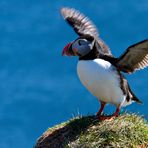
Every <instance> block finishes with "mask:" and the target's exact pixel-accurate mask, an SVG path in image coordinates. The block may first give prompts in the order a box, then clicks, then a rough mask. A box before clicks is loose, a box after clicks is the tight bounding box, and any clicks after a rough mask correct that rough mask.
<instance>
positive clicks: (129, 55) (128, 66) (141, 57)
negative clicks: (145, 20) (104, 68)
mask: <svg viewBox="0 0 148 148" xmlns="http://www.w3.org/2000/svg"><path fill="white" fill-rule="evenodd" d="M147 66H148V39H146V40H144V41H141V42H139V43H137V44H134V45H132V46H130V47H128V48H127V50H126V51H125V53H124V54H123V55H121V56H120V57H119V59H118V62H117V67H119V69H120V70H121V71H123V72H127V73H132V72H134V71H135V70H140V69H143V68H145V67H147Z"/></svg>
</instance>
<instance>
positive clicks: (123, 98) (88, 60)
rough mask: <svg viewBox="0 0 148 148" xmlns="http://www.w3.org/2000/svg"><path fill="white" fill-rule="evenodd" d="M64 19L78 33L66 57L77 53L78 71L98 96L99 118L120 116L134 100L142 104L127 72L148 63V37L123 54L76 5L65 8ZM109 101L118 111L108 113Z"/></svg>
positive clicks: (67, 47)
mask: <svg viewBox="0 0 148 148" xmlns="http://www.w3.org/2000/svg"><path fill="white" fill-rule="evenodd" d="M60 12H61V15H62V16H63V18H64V20H66V22H67V23H68V24H69V25H70V26H71V27H72V28H73V29H74V31H75V32H76V33H77V34H78V38H77V39H75V40H73V41H71V42H70V43H68V44H67V45H66V46H65V47H64V48H63V51H62V55H63V56H77V57H78V63H77V74H78V77H79V79H80V81H81V83H82V84H83V85H84V86H85V87H86V89H87V90H88V91H89V92H90V93H91V94H92V95H93V96H94V97H96V98H97V99H98V101H99V102H100V109H99V111H98V112H97V113H96V116H97V118H98V119H99V120H110V119H113V118H115V117H116V116H118V115H119V113H120V109H121V107H124V106H127V105H129V104H131V103H132V102H137V103H140V104H141V103H142V101H141V100H139V99H138V98H137V97H136V95H135V94H134V93H133V91H132V90H131V88H130V86H129V83H128V81H127V80H126V78H125V77H124V75H123V73H128V74H131V73H133V72H135V71H136V70H140V69H143V68H146V67H147V66H148V39H145V40H143V41H140V42H138V43H135V44H133V45H131V46H129V47H128V48H127V49H126V50H125V52H123V54H122V55H120V56H119V57H115V56H113V55H112V53H111V50H110V48H109V47H108V46H107V45H106V43H105V42H104V41H103V40H102V39H101V38H100V36H99V31H98V30H97V28H96V26H95V25H94V24H93V22H92V21H91V20H90V19H89V18H88V17H86V16H85V15H84V14H83V13H81V12H79V11H78V10H76V9H74V8H69V7H63V8H61V11H60ZM106 104H113V105H115V107H116V110H115V112H114V113H113V114H111V115H104V113H103V110H104V107H105V105H106Z"/></svg>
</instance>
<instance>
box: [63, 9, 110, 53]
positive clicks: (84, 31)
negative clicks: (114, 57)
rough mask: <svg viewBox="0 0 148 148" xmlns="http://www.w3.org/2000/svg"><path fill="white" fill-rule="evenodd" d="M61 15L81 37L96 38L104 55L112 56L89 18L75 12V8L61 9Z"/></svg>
mask: <svg viewBox="0 0 148 148" xmlns="http://www.w3.org/2000/svg"><path fill="white" fill-rule="evenodd" d="M61 14H62V16H63V17H64V19H65V20H66V21H67V22H68V23H69V25H70V26H72V27H73V28H74V31H75V32H76V33H77V34H78V35H79V36H83V35H90V36H92V37H94V38H95V39H96V40H97V41H98V43H99V45H100V47H101V50H102V51H103V53H105V54H109V55H111V51H110V49H109V47H108V46H107V45H106V44H105V42H104V41H103V40H101V39H100V38H98V36H99V32H98V30H97V28H96V26H95V25H94V24H93V22H92V21H91V20H90V19H89V18H87V17H86V16H84V15H83V14H82V13H80V12H79V11H78V10H75V9H73V8H66V7H64V8H62V9H61Z"/></svg>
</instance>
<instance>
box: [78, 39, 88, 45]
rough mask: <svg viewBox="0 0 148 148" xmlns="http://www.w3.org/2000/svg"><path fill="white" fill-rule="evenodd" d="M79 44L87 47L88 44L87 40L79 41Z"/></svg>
mask: <svg viewBox="0 0 148 148" xmlns="http://www.w3.org/2000/svg"><path fill="white" fill-rule="evenodd" d="M78 44H79V45H80V46H81V45H85V44H86V40H78Z"/></svg>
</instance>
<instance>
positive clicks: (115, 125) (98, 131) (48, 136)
mask: <svg viewBox="0 0 148 148" xmlns="http://www.w3.org/2000/svg"><path fill="white" fill-rule="evenodd" d="M35 147H36V148H39V147H40V148H46V147H53V148H54V147H65V148H68V147H86V148H87V147H88V148H96V147H98V148H99V147H100V148H102V147H116V148H118V147H119V148H120V147H122V148H127V147H133V148H137V147H143V148H144V147H148V124H147V122H146V120H145V119H144V118H143V117H141V116H139V115H135V114H123V115H120V116H119V117H117V118H115V119H114V120H112V121H101V122H100V121H98V120H97V119H96V117H95V116H87V117H77V118H74V119H71V120H70V121H68V122H65V123H64V124H63V123H62V124H60V125H58V126H55V127H53V128H49V129H48V130H47V131H46V132H45V133H44V134H43V135H42V136H41V137H40V138H39V140H38V141H37V143H36V146H35Z"/></svg>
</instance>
